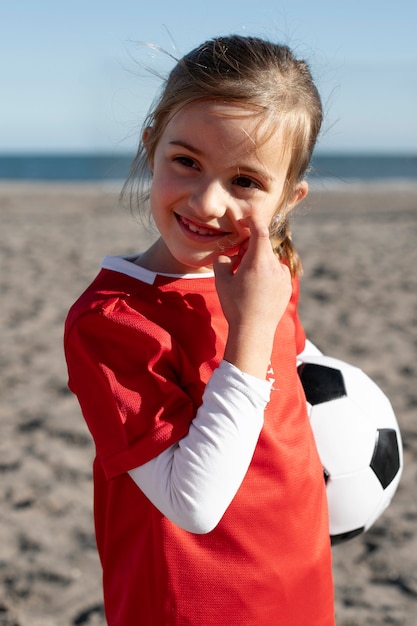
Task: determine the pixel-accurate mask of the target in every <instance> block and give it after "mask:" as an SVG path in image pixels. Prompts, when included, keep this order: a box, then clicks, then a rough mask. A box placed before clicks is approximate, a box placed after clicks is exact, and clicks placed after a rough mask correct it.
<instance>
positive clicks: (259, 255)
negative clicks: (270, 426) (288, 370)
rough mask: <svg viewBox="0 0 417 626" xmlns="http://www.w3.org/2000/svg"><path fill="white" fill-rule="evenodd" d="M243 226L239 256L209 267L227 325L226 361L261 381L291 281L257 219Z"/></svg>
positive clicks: (254, 216) (263, 226)
mask: <svg viewBox="0 0 417 626" xmlns="http://www.w3.org/2000/svg"><path fill="white" fill-rule="evenodd" d="M242 222H243V221H242ZM243 223H244V225H245V226H247V227H248V229H249V232H250V236H249V238H248V239H247V240H246V241H245V242H244V243H243V244H242V246H241V249H240V250H239V252H238V254H237V255H235V256H232V257H228V256H226V255H220V256H219V257H218V259H217V260H216V261H215V263H214V270H215V275H216V288H217V292H218V295H219V299H220V303H221V305H222V309H223V312H224V315H225V317H226V319H227V321H228V323H229V338H228V342H227V346H226V350H225V359H226V360H228V361H230V362H231V363H233V364H234V365H236V366H237V367H239V369H241V370H242V371H246V372H247V373H251V374H253V375H255V376H259V377H264V376H265V373H266V370H267V368H268V363H269V358H270V354H271V351H272V344H273V338H274V334H275V331H276V327H277V325H278V323H279V321H280V319H281V317H282V315H283V314H284V311H285V309H286V307H287V305H288V302H289V299H290V297H291V276H290V272H289V269H288V268H287V267H286V266H285V265H283V264H282V263H280V262H279V260H278V258H277V257H276V256H275V254H274V252H273V250H272V246H271V242H270V240H269V230H268V228H267V226H266V225H265V224H264V223H263V221H262V220H261V218H260V216H259V215H257V214H256V215H252V216H251V217H249V218H246V219H245V220H244V222H243ZM261 372H263V373H261Z"/></svg>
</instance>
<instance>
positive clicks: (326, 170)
mask: <svg viewBox="0 0 417 626" xmlns="http://www.w3.org/2000/svg"><path fill="white" fill-rule="evenodd" d="M131 162H132V155H130V154H123V155H120V154H119V155H111V154H42V155H36V154H13V155H0V179H1V180H14V181H18V180H20V181H121V180H124V179H125V178H126V176H127V174H128V172H129V169H130V165H131ZM308 178H309V179H310V180H311V181H312V182H314V181H317V180H326V181H328V182H333V183H338V182H343V181H380V180H384V181H387V180H392V181H395V180H408V181H414V182H415V181H417V153H416V154H415V155H389V154H387V155H384V154H373V155H365V154H323V153H320V154H316V155H314V157H313V160H312V166H311V169H310V171H309V174H308Z"/></svg>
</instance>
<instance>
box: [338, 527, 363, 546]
mask: <svg viewBox="0 0 417 626" xmlns="http://www.w3.org/2000/svg"><path fill="white" fill-rule="evenodd" d="M363 532H365V527H364V526H362V528H355V530H349V531H348V532H347V533H340V535H330V543H331V544H332V546H337V545H339V544H340V543H344V542H345V541H349V539H353V538H354V537H357V536H358V535H361V534H362V533H363Z"/></svg>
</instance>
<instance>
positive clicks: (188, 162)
mask: <svg viewBox="0 0 417 626" xmlns="http://www.w3.org/2000/svg"><path fill="white" fill-rule="evenodd" d="M173 160H174V161H175V162H176V163H180V165H184V167H192V168H197V164H196V162H195V161H194V159H192V158H191V157H188V156H176V157H174V159H173Z"/></svg>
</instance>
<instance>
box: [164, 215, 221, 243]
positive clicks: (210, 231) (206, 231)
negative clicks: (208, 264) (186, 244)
mask: <svg viewBox="0 0 417 626" xmlns="http://www.w3.org/2000/svg"><path fill="white" fill-rule="evenodd" d="M175 217H176V218H177V221H178V223H179V224H180V225H181V226H182V228H183V229H184V230H187V231H189V232H190V233H193V234H195V235H199V236H200V237H213V238H214V237H224V236H225V235H230V233H229V232H227V231H224V230H219V229H216V228H210V227H207V226H200V225H199V224H196V223H195V222H193V221H192V220H189V219H188V218H186V217H183V216H182V215H178V214H177V213H175Z"/></svg>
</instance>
